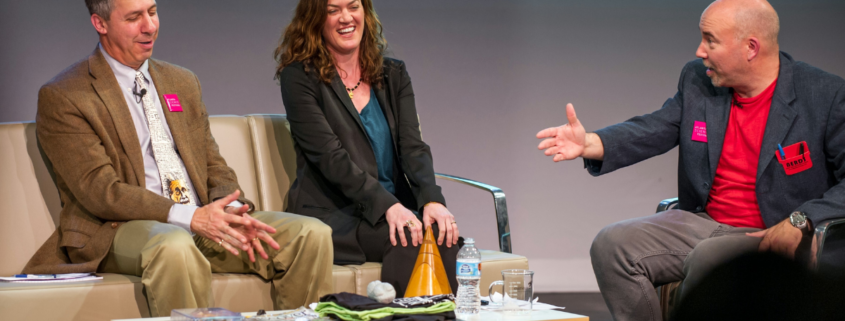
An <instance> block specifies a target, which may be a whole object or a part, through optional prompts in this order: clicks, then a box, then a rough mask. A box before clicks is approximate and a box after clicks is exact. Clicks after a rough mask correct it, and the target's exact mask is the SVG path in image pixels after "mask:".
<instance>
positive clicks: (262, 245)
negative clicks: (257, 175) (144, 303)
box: [24, 0, 333, 316]
mask: <svg viewBox="0 0 845 321" xmlns="http://www.w3.org/2000/svg"><path fill="white" fill-rule="evenodd" d="M86 5H87V6H88V10H89V12H90V13H91V22H92V24H93V25H94V28H95V29H96V30H97V32H98V34H99V40H100V44H99V45H98V47H97V48H96V49H95V50H94V52H93V53H92V54H91V55H90V56H88V57H87V58H85V59H83V60H81V61H79V62H77V63H75V64H73V65H72V66H70V67H69V68H68V69H66V70H64V71H62V72H61V73H60V74H59V75H57V76H56V77H55V78H54V79H52V80H51V81H50V82H48V83H47V84H45V85H44V86H43V87H42V88H41V90H40V92H39V94H38V113H37V118H36V125H37V135H38V140H39V142H40V144H41V146H42V148H43V150H44V152H45V154H46V155H47V157H48V158H49V160H50V162H51V163H52V166H53V170H54V172H55V179H56V184H57V185H58V188H59V191H60V194H61V200H62V204H63V206H62V212H61V219H60V226H59V228H58V229H57V230H56V232H55V233H54V234H53V235H52V236H51V237H50V238H49V239H48V240H47V242H45V244H44V245H42V246H41V248H40V249H39V250H38V251H37V252H36V253H35V255H34V256H33V257H32V259H31V260H30V261H29V263H28V264H27V265H26V267H25V268H24V273H71V272H105V273H122V274H132V275H137V276H140V277H141V282H142V283H143V285H144V287H145V291H146V296H147V300H148V302H149V306H150V312H151V315H153V316H159V315H169V314H170V310H171V309H177V308H193V307H209V306H213V305H214V302H212V301H213V299H212V296H211V290H210V286H211V273H212V272H233V273H255V274H258V275H260V276H261V277H262V278H264V279H265V280H271V281H272V284H273V289H274V290H273V293H272V297H273V302H274V306H273V307H272V308H274V309H286V308H296V307H299V306H302V305H305V304H308V303H311V302H316V301H317V300H318V298H319V297H320V296H322V295H325V294H328V293H330V292H331V290H332V284H331V282H332V279H331V267H332V257H333V253H332V243H331V228H329V227H328V226H327V225H325V224H323V223H322V222H320V221H319V220H317V219H313V218H307V217H304V216H299V215H294V214H289V213H280V212H255V213H253V209H254V206H253V204H252V203H251V202H250V201H249V200H247V199H245V198H243V197H242V195H241V191H240V187H239V186H238V183H237V178H236V177H235V173H234V171H233V170H232V169H231V168H229V167H228V166H227V165H226V161H225V160H224V159H223V158H222V157H221V156H220V153H219V150H218V147H217V144H216V143H215V141H214V138H213V137H212V136H211V132H210V130H209V122H208V114H207V113H206V109H205V105H204V104H203V102H202V97H201V96H202V92H201V88H200V84H199V81H198V80H197V77H196V75H194V74H193V73H191V72H190V71H188V70H187V69H184V68H181V67H179V66H176V65H172V64H169V63H166V62H162V61H158V60H155V59H151V58H150V56H151V55H152V49H153V44H154V43H155V40H156V37H157V36H158V25H159V23H158V15H157V7H156V3H155V1H154V0H86ZM250 213H251V214H250ZM279 244H281V246H280V245H279ZM255 254H258V255H259V256H261V258H260V259H258V260H256V258H255ZM268 308H270V307H268Z"/></svg>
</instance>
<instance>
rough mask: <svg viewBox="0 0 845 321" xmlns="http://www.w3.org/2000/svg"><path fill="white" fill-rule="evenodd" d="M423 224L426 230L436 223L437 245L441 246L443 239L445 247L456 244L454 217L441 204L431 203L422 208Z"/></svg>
mask: <svg viewBox="0 0 845 321" xmlns="http://www.w3.org/2000/svg"><path fill="white" fill-rule="evenodd" d="M423 222H424V223H425V228H426V229H427V228H428V227H429V226H431V224H434V222H437V226H438V227H439V228H440V233H438V234H439V235H438V236H437V245H443V238H444V237H445V238H446V247H452V244H458V235H459V234H458V223H457V222H455V216H454V215H452V213H451V212H449V209H447V208H446V206H443V204H440V203H437V202H431V203H428V204H425V206H424V207H423Z"/></svg>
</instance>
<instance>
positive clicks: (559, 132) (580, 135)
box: [537, 104, 587, 162]
mask: <svg viewBox="0 0 845 321" xmlns="http://www.w3.org/2000/svg"><path fill="white" fill-rule="evenodd" d="M566 118H567V119H568V120H569V123H568V124H565V125H563V126H558V127H551V128H546V129H543V130H541V131H540V132H539V133H537V138H539V139H543V138H545V139H544V140H543V141H542V142H540V145H539V146H537V148H538V149H545V150H546V151H545V154H546V156H552V155H554V161H555V162H559V161H563V160H571V159H575V158H578V157H579V156H582V155H583V154H584V148H585V146H586V144H587V139H586V136H587V131H586V130H584V126H582V125H581V122H580V121H578V117H576V115H575V107H573V106H572V104H566Z"/></svg>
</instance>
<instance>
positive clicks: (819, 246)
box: [812, 218, 845, 270]
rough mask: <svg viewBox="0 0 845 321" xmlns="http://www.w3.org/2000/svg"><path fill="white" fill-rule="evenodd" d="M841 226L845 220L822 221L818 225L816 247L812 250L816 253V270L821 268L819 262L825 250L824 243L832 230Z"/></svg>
mask: <svg viewBox="0 0 845 321" xmlns="http://www.w3.org/2000/svg"><path fill="white" fill-rule="evenodd" d="M840 224H845V218H837V219H832V220H827V221H822V222H821V223H818V224H816V228H815V231H814V233H813V244H814V245H815V248H814V249H812V250H813V252H815V253H816V262H815V265H814V266H813V269H814V270H815V269H818V268H819V262H820V260H821V258H822V250H824V241H825V238H827V236H828V235H829V234H830V233H828V232H829V231H830V228H832V227H834V226H837V225H840Z"/></svg>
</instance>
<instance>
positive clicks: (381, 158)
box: [359, 88, 396, 194]
mask: <svg viewBox="0 0 845 321" xmlns="http://www.w3.org/2000/svg"><path fill="white" fill-rule="evenodd" d="M359 116H360V117H361V123H362V124H364V130H366V131H367V136H368V138H369V139H370V146H372V147H373V153H374V154H375V156H376V165H377V166H378V182H379V183H381V186H383V187H384V189H386V190H387V191H388V192H390V193H391V194H396V188H395V187H394V186H393V138H391V137H390V127H389V126H388V125H387V118H385V117H384V113H383V112H382V110H381V105H379V103H378V99H376V93H375V91H374V90H373V89H372V88H370V101H369V102H368V103H367V106H364V109H362V110H361V114H360V115H359Z"/></svg>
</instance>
